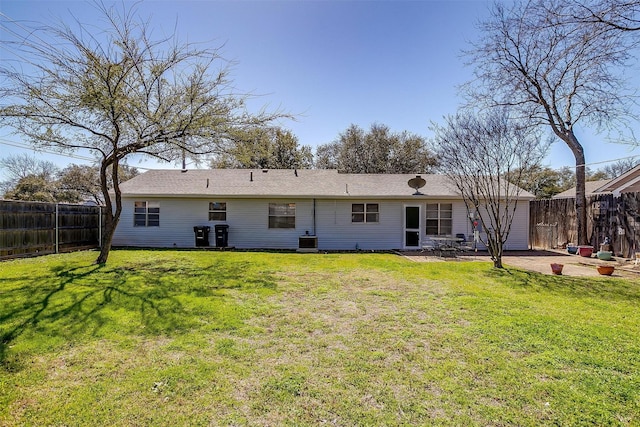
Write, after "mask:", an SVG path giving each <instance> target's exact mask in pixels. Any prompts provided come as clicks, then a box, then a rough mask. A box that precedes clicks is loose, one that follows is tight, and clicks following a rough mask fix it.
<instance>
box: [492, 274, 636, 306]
mask: <svg viewBox="0 0 640 427" xmlns="http://www.w3.org/2000/svg"><path fill="white" fill-rule="evenodd" d="M486 274H487V275H488V276H490V277H492V278H495V279H498V280H500V281H502V282H503V283H505V284H508V285H510V286H513V287H518V288H523V289H528V290H531V291H537V292H547V293H549V294H553V295H561V296H567V297H575V298H584V297H589V298H599V299H603V300H625V301H633V300H640V284H639V283H638V282H637V281H633V280H621V279H616V278H605V277H569V276H554V275H549V274H542V273H537V272H533V271H528V270H519V269H514V268H509V269H495V268H494V269H491V270H488V271H487V273H486Z"/></svg>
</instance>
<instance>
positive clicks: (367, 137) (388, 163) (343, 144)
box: [316, 123, 436, 173]
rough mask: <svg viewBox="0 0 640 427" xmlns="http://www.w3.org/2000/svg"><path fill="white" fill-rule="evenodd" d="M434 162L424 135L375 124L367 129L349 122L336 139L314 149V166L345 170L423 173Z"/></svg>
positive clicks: (345, 171)
mask: <svg viewBox="0 0 640 427" xmlns="http://www.w3.org/2000/svg"><path fill="white" fill-rule="evenodd" d="M435 165H436V158H435V157H434V156H433V155H432V154H431V153H430V152H429V150H428V148H427V143H426V140H425V139H424V138H422V137H420V136H418V135H414V134H410V133H408V132H402V133H395V132H391V130H390V129H389V128H388V127H387V126H385V125H381V124H376V123H374V124H373V125H371V128H370V129H369V132H365V131H364V130H363V129H362V128H360V127H359V126H357V125H353V124H352V125H351V126H349V128H347V130H346V131H344V132H343V133H341V134H340V136H339V138H338V140H337V141H335V142H332V143H329V144H324V145H320V146H319V147H318V148H317V151H316V167H317V168H319V169H338V170H339V171H341V172H344V173H424V172H428V171H430V170H431V169H432V168H433V167H434V166H435Z"/></svg>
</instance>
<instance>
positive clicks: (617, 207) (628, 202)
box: [529, 193, 640, 258]
mask: <svg viewBox="0 0 640 427" xmlns="http://www.w3.org/2000/svg"><path fill="white" fill-rule="evenodd" d="M529 206H530V208H529V209H530V225H529V227H530V236H531V245H532V246H533V247H535V248H541V249H550V248H553V247H565V246H566V245H567V243H576V241H577V225H576V214H575V199H545V200H534V201H532V202H531V204H530V205H529ZM554 223H557V224H558V225H557V237H556V241H555V242H549V241H548V238H547V236H545V235H544V233H543V232H541V231H540V230H542V229H544V227H540V226H541V225H544V226H550V225H552V224H554ZM587 232H588V236H587V237H588V239H589V242H590V244H591V245H593V246H594V247H595V248H596V250H598V249H599V247H600V245H601V244H602V243H603V242H604V240H605V238H607V237H608V238H609V239H610V240H611V244H612V245H613V251H614V254H615V255H617V256H623V257H626V258H633V257H635V252H640V193H623V194H621V195H620V196H617V197H614V196H613V195H612V194H598V195H593V196H591V197H587ZM554 243H555V245H554Z"/></svg>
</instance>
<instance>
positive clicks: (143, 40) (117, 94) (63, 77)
mask: <svg viewBox="0 0 640 427" xmlns="http://www.w3.org/2000/svg"><path fill="white" fill-rule="evenodd" d="M95 6H96V9H97V10H98V12H99V13H100V14H101V15H102V16H103V17H104V18H105V21H106V25H105V28H100V29H97V28H95V27H93V26H91V25H88V24H82V23H79V22H76V23H74V26H73V27H72V26H71V25H70V24H64V23H61V24H58V25H53V26H52V25H41V26H34V27H30V28H28V27H25V26H24V24H21V23H18V22H13V21H11V20H10V19H8V18H6V17H4V16H3V18H2V21H1V27H2V30H3V32H5V34H6V36H7V39H8V40H6V41H5V40H3V47H4V48H5V49H8V50H9V51H10V52H11V53H12V55H13V57H12V58H10V59H11V60H3V62H2V64H0V78H1V79H2V81H3V85H2V86H1V89H0V99H1V100H2V101H1V102H2V104H0V120H1V123H2V124H5V125H7V126H10V127H12V128H13V129H15V131H16V132H17V133H19V134H21V135H23V136H25V137H26V138H28V140H29V141H30V142H32V143H33V144H34V145H37V146H44V147H57V148H59V149H62V150H77V149H87V150H89V151H91V152H92V153H93V154H94V155H95V156H96V157H97V158H98V160H99V168H100V173H99V175H100V185H101V191H102V196H103V199H104V202H105V205H106V208H107V209H106V221H105V224H106V225H105V230H104V233H103V236H104V242H103V245H102V249H101V252H100V255H99V256H98V259H97V260H96V262H97V263H105V262H106V261H107V258H108V254H109V251H110V249H111V241H112V237H113V233H114V231H115V229H116V226H117V224H118V221H119V219H120V214H121V212H122V200H121V192H120V186H119V184H120V181H121V178H120V175H119V173H120V167H119V166H120V165H121V164H122V163H123V161H124V159H125V158H127V157H128V156H130V155H132V154H134V153H139V154H142V155H147V156H151V157H154V158H157V159H160V160H163V161H167V162H173V161H178V160H179V159H181V158H182V156H183V155H184V154H185V153H186V155H187V156H193V157H198V156H200V155H202V154H206V153H210V152H212V151H213V150H214V149H215V148H216V147H217V146H218V145H219V144H220V143H221V141H224V140H225V139H226V138H228V137H229V135H230V134H233V133H235V132H237V131H238V129H244V128H247V127H254V126H259V125H262V124H265V123H268V122H271V121H272V120H274V119H276V118H279V117H282V116H283V115H282V114H279V113H267V112H264V111H262V112H260V113H258V114H255V115H254V114H251V113H249V112H247V110H246V109H245V100H246V99H247V97H248V95H246V94H241V93H238V92H237V91H236V90H235V89H234V88H233V86H232V85H231V82H230V80H229V68H228V63H227V62H226V61H224V60H223V59H222V58H221V56H220V54H219V52H218V49H209V48H204V47H202V46H200V45H196V44H192V43H182V42H180V40H179V39H178V38H177V37H176V36H171V37H168V38H165V39H159V40H154V39H152V37H151V31H150V29H149V28H150V26H149V23H148V22H145V21H142V20H140V19H138V18H137V16H136V10H135V5H134V6H132V7H131V8H129V7H128V6H127V5H126V4H124V3H123V4H122V10H117V9H115V8H109V7H107V6H105V5H104V4H103V3H100V2H96V3H95ZM109 177H110V180H111V182H112V183H113V193H112V194H110V192H109V185H108V184H109Z"/></svg>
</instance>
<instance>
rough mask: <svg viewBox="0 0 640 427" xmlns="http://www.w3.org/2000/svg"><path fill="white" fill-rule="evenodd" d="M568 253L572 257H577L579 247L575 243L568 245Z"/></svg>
mask: <svg viewBox="0 0 640 427" xmlns="http://www.w3.org/2000/svg"><path fill="white" fill-rule="evenodd" d="M567 252H569V253H570V254H571V255H575V254H577V253H578V247H577V246H576V245H574V244H573V243H567Z"/></svg>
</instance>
